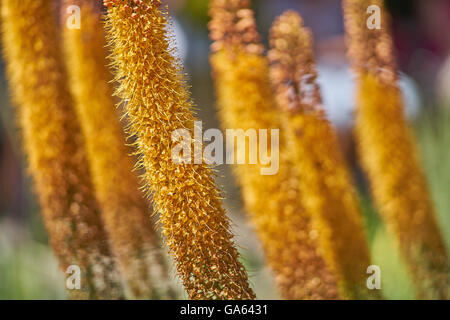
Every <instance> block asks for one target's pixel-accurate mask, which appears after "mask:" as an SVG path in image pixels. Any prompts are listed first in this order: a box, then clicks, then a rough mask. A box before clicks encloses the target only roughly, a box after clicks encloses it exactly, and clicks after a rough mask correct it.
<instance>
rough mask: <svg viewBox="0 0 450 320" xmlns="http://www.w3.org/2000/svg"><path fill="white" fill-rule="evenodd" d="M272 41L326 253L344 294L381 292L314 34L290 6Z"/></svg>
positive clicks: (281, 98) (302, 181)
mask: <svg viewBox="0 0 450 320" xmlns="http://www.w3.org/2000/svg"><path fill="white" fill-rule="evenodd" d="M270 44H271V50H270V52H269V59H270V62H271V68H270V75H271V80H272V83H273V86H274V89H275V93H276V99H277V103H278V106H279V108H280V111H282V113H283V114H284V115H285V121H284V123H285V128H286V130H287V131H288V135H289V138H290V139H289V141H290V145H291V148H289V150H290V151H291V152H290V156H291V157H292V161H293V163H294V166H295V167H296V169H297V172H298V174H299V188H300V190H302V196H303V205H304V207H305V210H306V211H307V212H308V213H309V214H310V215H311V217H312V221H313V226H314V228H315V229H316V230H317V232H318V234H319V242H320V246H321V248H322V252H323V255H324V258H325V260H326V261H327V262H328V264H329V265H330V267H331V268H332V270H333V271H334V272H335V274H336V276H337V278H338V284H339V289H340V293H341V295H342V297H344V298H348V299H355V298H359V299H361V298H371V297H376V296H375V295H372V294H371V293H370V291H369V290H368V289H367V287H366V279H367V274H366V270H367V267H368V266H369V265H370V254H369V249H368V244H367V240H366V235H365V232H364V224H363V220H362V215H361V212H360V208H359V202H358V198H357V193H356V190H355V188H354V186H353V182H352V178H351V175H350V173H349V171H348V169H347V166H346V164H345V160H344V157H343V155H342V153H341V150H340V148H339V143H338V140H337V135H336V133H335V131H334V129H333V128H332V126H331V124H330V123H329V121H328V120H327V119H326V116H325V113H324V110H323V107H322V99H321V94H320V88H319V86H318V84H317V81H316V79H317V72H316V69H315V62H314V55H313V51H312V36H311V33H310V31H309V30H307V29H306V28H305V27H304V26H303V21H302V19H301V17H300V16H299V15H298V14H297V13H296V12H294V11H287V12H285V13H284V14H283V15H281V16H280V17H279V18H278V19H277V20H276V21H275V22H274V24H273V26H272V29H271V33H270Z"/></svg>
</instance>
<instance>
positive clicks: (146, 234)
mask: <svg viewBox="0 0 450 320" xmlns="http://www.w3.org/2000/svg"><path fill="white" fill-rule="evenodd" d="M101 4H102V3H101V2H100V1H92V0H65V1H64V4H63V6H62V13H63V14H62V17H63V19H62V22H63V35H64V44H65V52H66V57H67V66H68V71H69V73H70V77H71V82H70V84H71V89H72V92H73V96H74V97H75V102H76V103H75V107H76V111H77V114H78V116H79V119H80V123H81V128H82V131H83V133H84V137H85V141H86V148H87V152H88V157H89V163H90V169H91V172H92V179H93V182H94V186H95V189H96V190H95V191H96V195H97V198H98V201H99V203H100V206H101V208H102V218H103V221H104V224H105V228H106V230H107V232H108V234H109V238H110V241H111V248H112V250H113V251H114V253H115V255H116V256H117V260H118V263H119V266H120V267H121V273H122V275H123V276H124V278H125V282H126V284H127V287H128V291H129V295H130V296H131V297H132V298H141V299H144V298H146V299H149V298H153V299H155V298H168V297H172V298H173V297H174V296H173V294H172V293H171V290H170V286H169V285H168V275H167V270H166V268H167V267H166V265H165V262H164V257H163V255H162V250H161V249H160V244H159V239H158V236H157V234H156V231H155V228H154V226H153V225H152V222H151V220H150V219H149V216H150V212H148V211H149V209H148V203H147V201H146V200H145V199H144V197H143V194H142V192H141V190H139V179H138V176H137V175H136V173H135V172H133V166H134V163H133V158H132V157H130V156H129V154H130V153H131V152H132V150H130V149H129V148H128V147H127V146H126V145H125V136H124V133H123V128H122V124H121V122H120V120H119V115H118V112H116V109H115V100H114V99H113V97H112V88H111V85H110V83H109V82H110V80H111V79H110V77H111V76H110V73H109V70H108V68H107V66H106V63H107V61H106V54H107V53H106V49H105V46H106V43H105V35H104V31H103V24H102V21H101ZM72 5H77V6H78V7H79V8H80V9H81V10H80V18H81V19H80V23H81V28H80V29H77V28H69V27H67V26H66V25H64V23H65V22H66V21H67V20H68V19H69V18H70V15H71V14H72V13H71V11H70V10H68V9H70V6H72Z"/></svg>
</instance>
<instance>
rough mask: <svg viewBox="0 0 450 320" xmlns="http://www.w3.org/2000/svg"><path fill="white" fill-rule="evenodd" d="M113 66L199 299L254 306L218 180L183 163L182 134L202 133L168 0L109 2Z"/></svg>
mask: <svg viewBox="0 0 450 320" xmlns="http://www.w3.org/2000/svg"><path fill="white" fill-rule="evenodd" d="M104 3H105V5H106V6H107V7H108V27H107V33H108V35H109V39H110V42H111V47H112V50H113V53H112V57H113V66H114V67H115V69H116V71H117V73H116V80H117V81H118V82H119V83H120V88H119V89H118V93H117V94H118V95H119V96H120V97H121V98H122V99H123V102H124V103H125V104H126V106H125V109H126V115H127V116H128V118H129V121H130V125H129V128H128V129H129V133H130V134H131V135H133V136H135V137H136V147H137V149H138V151H139V153H140V165H141V166H142V167H143V168H144V169H145V174H144V176H143V179H144V181H145V183H146V187H147V189H148V191H149V192H152V193H153V201H154V203H155V209H156V211H158V212H160V213H161V216H160V222H161V225H162V233H163V235H164V237H165V240H166V242H167V244H168V247H169V249H170V252H171V253H172V255H173V256H174V259H175V262H176V268H177V271H178V275H179V276H180V278H181V280H182V282H183V284H184V287H185V288H186V290H187V293H188V295H189V298H191V299H253V298H254V297H255V296H254V293H253V291H252V290H251V289H250V287H249V285H248V279H247V273H246V271H245V269H244V267H243V265H242V264H241V263H240V262H239V259H238V257H239V255H238V251H237V249H236V247H235V244H234V241H233V236H232V234H231V232H230V222H229V220H228V218H227V216H226V213H225V211H224V209H223V208H222V204H221V198H220V192H219V190H218V188H217V187H216V186H215V182H214V173H213V171H212V169H211V168H210V167H209V166H208V165H206V164H205V161H203V162H202V164H192V163H187V162H184V163H183V162H181V163H180V161H176V160H177V159H176V157H175V159H174V158H173V157H172V151H173V150H174V147H175V146H176V145H177V144H178V143H179V142H178V141H177V140H174V141H172V135H173V133H174V132H177V131H176V130H179V129H186V130H189V132H190V133H191V137H192V136H194V135H193V131H194V128H193V126H194V121H196V118H195V116H194V113H193V107H194V105H193V103H192V102H191V100H190V93H189V91H188V88H187V84H186V82H185V79H184V76H183V74H182V68H181V66H180V65H179V62H178V61H177V59H176V58H175V57H174V55H173V52H172V51H170V49H169V36H170V34H169V33H168V31H167V30H166V29H167V24H168V21H169V17H168V15H167V10H166V9H165V8H161V3H160V1H156V0H153V1H150V0H144V1H141V0H138V1H136V0H135V1H131V0H129V1H121V0H105V1H104Z"/></svg>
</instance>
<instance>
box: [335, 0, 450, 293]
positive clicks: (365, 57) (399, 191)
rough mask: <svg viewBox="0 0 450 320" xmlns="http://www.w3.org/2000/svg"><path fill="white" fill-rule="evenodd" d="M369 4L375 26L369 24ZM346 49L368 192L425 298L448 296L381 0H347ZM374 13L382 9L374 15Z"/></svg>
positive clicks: (442, 252) (443, 258)
mask: <svg viewBox="0 0 450 320" xmlns="http://www.w3.org/2000/svg"><path fill="white" fill-rule="evenodd" d="M369 5H376V6H378V8H380V9H381V19H380V21H379V22H380V27H381V28H379V29H377V28H372V29H369V28H368V27H367V25H366V24H367V21H366V20H367V19H368V15H366V10H367V8H368V7H369ZM344 16H345V25H346V33H347V41H348V47H349V50H348V55H349V58H350V60H351V62H352V64H353V69H354V71H355V73H356V74H357V76H358V78H357V81H358V93H357V114H356V115H357V116H356V134H357V138H358V142H359V144H358V145H359V154H360V157H361V161H362V165H363V167H364V169H365V171H366V173H367V175H368V178H369V180H370V183H371V186H372V193H373V197H374V200H375V202H376V204H377V206H378V209H379V211H380V214H381V216H382V217H383V219H384V221H385V223H386V225H387V227H388V229H389V230H390V232H392V234H394V235H395V237H396V239H397V242H398V245H399V248H400V251H401V253H402V256H403V258H404V259H405V261H406V262H407V264H408V265H409V269H410V272H411V275H412V278H413V283H414V284H415V286H416V290H417V296H418V297H419V298H425V299H445V298H447V297H448V287H449V284H450V283H449V278H448V273H449V265H448V257H447V254H446V249H445V244H444V242H443V238H442V236H441V233H440V230H439V227H438V225H437V221H436V216H435V212H434V208H433V205H432V202H431V196H430V194H429V190H428V187H427V183H426V179H425V176H424V173H423V171H422V168H421V164H420V160H419V157H418V153H417V150H416V146H415V142H414V138H413V134H412V132H411V129H410V128H409V126H408V123H407V120H406V118H405V115H404V102H403V99H402V94H401V91H400V89H399V86H398V81H397V67H396V65H395V60H394V53H393V45H392V39H391V36H390V33H389V17H388V13H387V12H386V11H385V9H384V6H383V2H382V1H381V0H376V1H365V0H359V1H356V0H346V1H344ZM378 18H380V17H378Z"/></svg>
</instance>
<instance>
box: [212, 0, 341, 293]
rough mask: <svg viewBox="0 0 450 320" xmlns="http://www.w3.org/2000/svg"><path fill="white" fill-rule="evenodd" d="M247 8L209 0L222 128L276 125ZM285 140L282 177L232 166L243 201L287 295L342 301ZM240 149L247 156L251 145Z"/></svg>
mask: <svg viewBox="0 0 450 320" xmlns="http://www.w3.org/2000/svg"><path fill="white" fill-rule="evenodd" d="M249 5H250V2H249V1H243V0H233V1H225V0H215V1H212V3H211V9H210V15H211V17H212V20H211V22H210V25H209V27H210V35H211V38H212V39H213V40H214V43H213V45H212V51H213V53H212V54H211V64H212V67H213V73H214V80H215V87H216V94H217V101H218V107H219V113H220V117H221V120H222V124H223V127H224V128H230V129H238V128H239V129H243V130H247V129H256V130H258V129H271V128H273V129H278V128H280V124H281V123H280V118H279V117H278V113H279V112H277V111H276V110H275V108H274V105H275V101H274V97H273V92H272V90H271V87H270V81H269V65H268V61H267V59H266V58H265V57H264V56H263V55H262V52H263V47H262V45H261V43H260V41H259V35H258V32H257V30H256V25H255V20H254V17H253V11H252V10H251V9H249ZM282 133H283V132H282ZM284 138H285V137H284V136H283V135H282V136H281V142H280V146H279V148H280V152H279V154H280V159H279V171H278V173H277V174H275V175H261V171H260V170H261V168H262V167H263V166H261V165H256V164H255V165H252V164H246V165H239V166H236V167H235V168H234V169H235V173H236V177H237V180H238V183H239V184H240V186H241V188H242V192H243V200H244V205H245V207H246V209H247V210H248V212H249V213H250V215H251V219H252V222H253V224H254V225H255V227H256V231H257V234H258V236H259V238H260V239H261V241H262V243H263V248H264V252H265V255H266V257H267V260H268V264H269V266H270V267H271V268H272V270H273V271H274V273H275V277H276V283H277V286H278V288H279V290H280V293H281V295H282V296H283V298H285V299H337V298H339V294H338V288H337V279H336V277H335V276H334V274H333V273H332V272H331V270H330V269H329V268H328V267H327V265H326V263H325V261H324V259H323V258H322V256H321V255H320V254H319V252H318V245H317V232H316V230H314V229H312V228H311V222H310V218H309V216H308V215H306V214H305V212H304V209H303V207H302V205H301V203H300V201H299V199H300V195H299V190H298V187H297V186H298V178H297V176H296V175H295V174H294V172H293V170H291V169H292V164H291V163H290V159H289V158H288V157H286V156H285V153H286V151H287V148H286V144H285V142H284ZM268 147H269V149H270V144H269V146H268ZM236 151H238V152H242V153H245V154H246V157H247V160H248V153H247V152H249V151H250V150H236ZM271 152H276V151H275V150H270V153H271ZM277 156H278V155H277Z"/></svg>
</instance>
